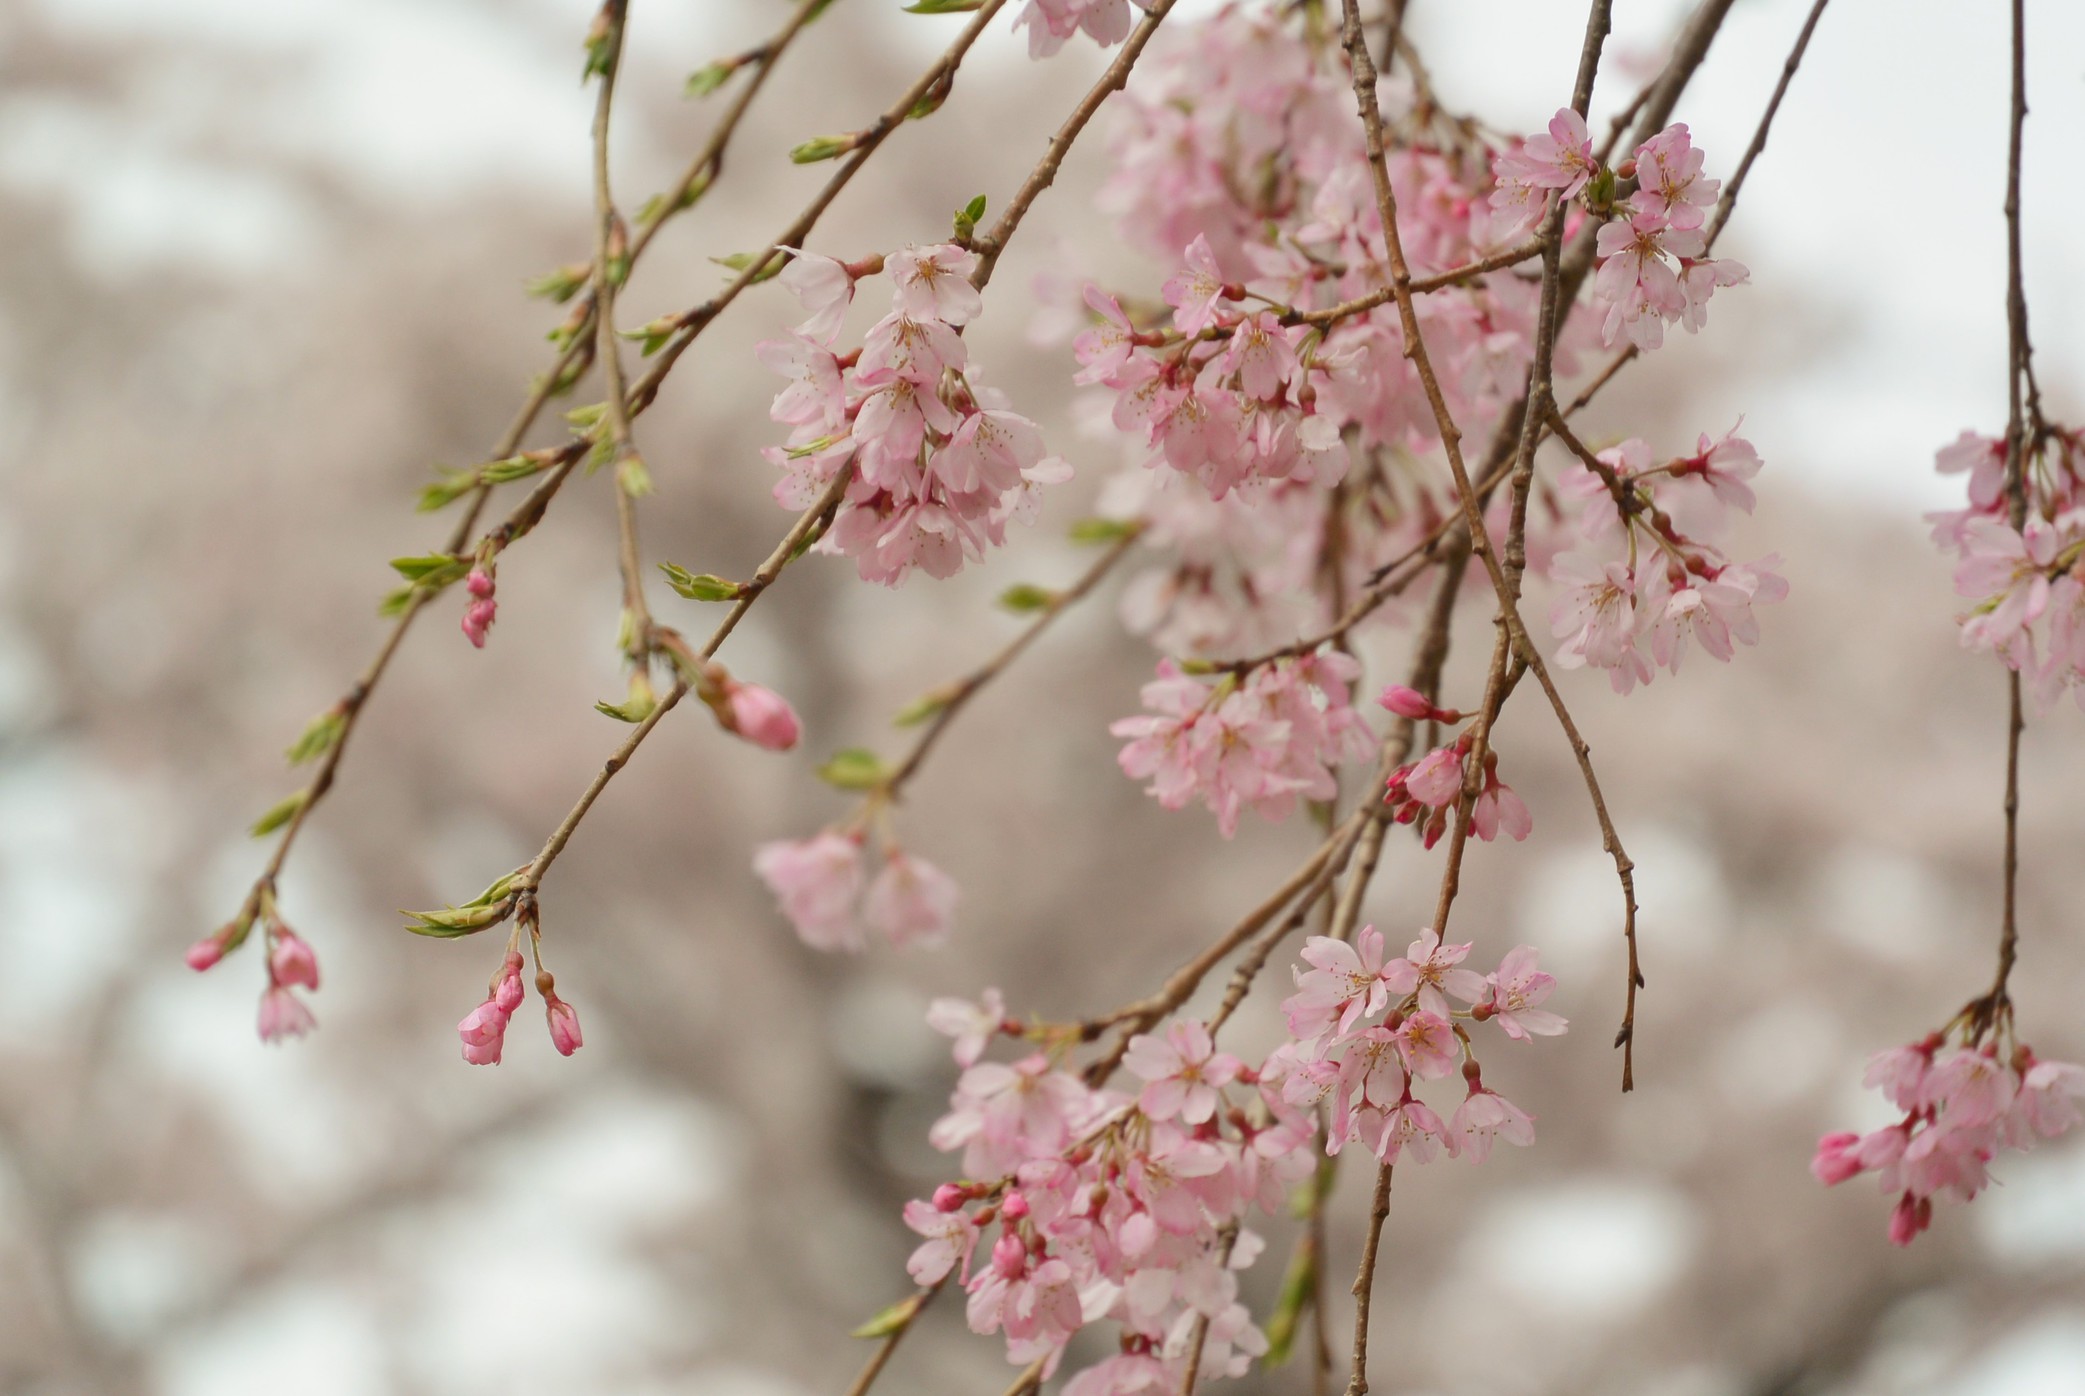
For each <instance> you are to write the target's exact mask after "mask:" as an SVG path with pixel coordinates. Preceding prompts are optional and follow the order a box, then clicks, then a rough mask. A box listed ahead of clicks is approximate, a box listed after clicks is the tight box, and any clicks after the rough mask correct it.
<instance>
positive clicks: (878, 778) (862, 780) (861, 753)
mask: <svg viewBox="0 0 2085 1396" xmlns="http://www.w3.org/2000/svg"><path fill="white" fill-rule="evenodd" d="M818 778H819V779H820V780H822V781H824V782H825V783H826V784H827V785H831V786H836V787H838V788H839V789H841V790H874V789H875V788H876V787H877V786H879V785H881V784H883V782H884V781H886V780H888V779H890V767H888V766H886V765H884V764H883V758H882V757H880V756H878V755H877V754H876V753H875V752H873V751H870V750H868V749H867V748H866V747H858V746H851V747H848V748H846V749H845V750H843V751H836V752H834V753H833V757H832V759H831V760H830V761H828V762H826V763H825V764H824V765H823V766H820V767H819V768H818Z"/></svg>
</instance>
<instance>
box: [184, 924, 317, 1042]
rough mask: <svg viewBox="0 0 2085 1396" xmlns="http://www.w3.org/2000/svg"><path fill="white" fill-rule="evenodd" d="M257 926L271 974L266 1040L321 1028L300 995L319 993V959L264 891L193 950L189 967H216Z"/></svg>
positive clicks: (264, 1012) (264, 999)
mask: <svg viewBox="0 0 2085 1396" xmlns="http://www.w3.org/2000/svg"><path fill="white" fill-rule="evenodd" d="M256 923H259V925H260V927H261V949H262V956H261V959H262V963H263V965H264V967H265V968H266V970H267V975H268V983H267V987H266V988H264V989H263V990H262V991H261V1009H260V1021H259V1027H260V1034H261V1041H263V1042H283V1041H286V1040H288V1039H290V1038H293V1037H302V1036H304V1035H305V1034H306V1033H308V1032H310V1031H311V1030H312V1029H313V1028H315V1027H317V1026H318V1020H317V1019H316V1018H314V1017H312V1014H311V1007H310V1005H308V1004H306V1003H305V1002H304V1000H303V999H300V998H298V997H297V995H296V992H295V991H296V990H298V989H309V990H310V991H311V992H313V993H317V992H318V988H319V957H318V955H317V953H316V952H314V951H313V950H312V948H311V944H310V942H308V941H306V940H305V939H304V938H303V937H302V936H300V935H298V934H297V933H296V932H295V931H293V930H291V929H290V928H289V926H288V924H287V923H285V922H284V921H283V919H282V917H281V916H280V915H279V914H278V913H277V911H276V909H275V897H274V895H273V894H272V893H270V892H267V891H265V890H264V891H263V892H262V893H261V895H260V898H259V902H258V905H257V906H254V907H252V908H250V909H249V910H247V911H244V912H242V913H241V914H240V915H239V916H238V917H237V918H235V919H233V920H231V921H228V922H226V923H225V924H224V925H223V926H221V927H219V928H218V929H217V930H216V931H215V932H214V933H213V934H210V935H207V936H204V937H203V938H202V939H201V940H199V941H197V942H196V943H195V944H194V945H191V946H189V947H188V955H187V960H188V967H189V968H190V969H192V970H195V971H197V972H198V973H201V972H202V971H203V970H207V969H209V968H211V967H212V966H213V965H215V964H216V963H217V962H218V961H220V960H222V959H223V958H224V957H225V955H226V954H227V953H228V952H230V951H233V950H236V949H238V948H239V947H240V946H241V945H243V944H244V943H245V942H246V938H247V937H248V936H249V935H251V934H252V933H253V928H254V925H255V924H256Z"/></svg>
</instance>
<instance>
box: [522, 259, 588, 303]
mask: <svg viewBox="0 0 2085 1396" xmlns="http://www.w3.org/2000/svg"><path fill="white" fill-rule="evenodd" d="M592 275H593V268H592V267H591V266H589V265H587V264H586V263H585V262H573V263H570V264H569V265H566V266H562V267H559V268H557V269H556V270H555V271H547V272H545V273H543V275H541V276H538V277H536V278H534V279H533V280H531V281H529V282H528V283H527V285H528V293H529V294H530V295H532V296H537V297H540V298H541V299H543V300H547V301H555V302H556V303H557V304H559V305H563V304H564V303H565V302H566V301H568V300H570V299H572V297H574V296H576V295H578V294H579V292H580V289H581V288H582V287H584V286H585V285H586V283H587V278H588V277H590V276H592Z"/></svg>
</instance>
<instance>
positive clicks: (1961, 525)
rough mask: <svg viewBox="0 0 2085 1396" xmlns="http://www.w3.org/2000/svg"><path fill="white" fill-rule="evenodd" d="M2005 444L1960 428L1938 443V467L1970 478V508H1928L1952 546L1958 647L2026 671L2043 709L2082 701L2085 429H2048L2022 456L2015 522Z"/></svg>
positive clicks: (1936, 535)
mask: <svg viewBox="0 0 2085 1396" xmlns="http://www.w3.org/2000/svg"><path fill="white" fill-rule="evenodd" d="M2005 457H2006V449H2005V442H2004V441H2003V440H2002V439H2000V438H1998V437H1992V436H1981V435H1978V434H1977V433H1975V432H1970V431H1965V432H1963V433H1962V434H1961V436H1959V437H1958V438H1956V439H1955V440H1954V441H1953V442H1952V443H1950V444H1949V445H1947V446H1945V447H1943V448H1942V449H1941V450H1940V452H1939V454H1938V456H1937V457H1936V464H1937V466H1938V467H1939V469H1940V471H1941V473H1943V474H1964V475H1967V476H1968V480H1967V487H1968V494H1969V506H1968V507H1967V508H1966V509H1960V510H1951V511H1947V512H1943V513H1937V514H1934V515H1931V516H1930V517H1931V519H1932V522H1933V539H1934V541H1935V542H1936V543H1937V544H1939V545H1940V546H1941V547H1943V548H1945V549H1948V550H1949V551H1952V552H1953V553H1954V554H1955V555H1956V557H1957V562H1956V566H1955V594H1956V595H1958V596H1960V597H1962V598H1963V599H1965V600H1967V601H1969V602H1970V603H1972V604H1971V606H1970V610H1969V612H1968V614H1966V615H1964V616H1963V617H1962V618H1961V624H1962V644H1963V646H1964V647H1965V648H1968V649H1973V650H1984V651H1989V652H1990V653H1993V654H1996V655H1997V656H1998V657H1999V658H2000V659H2001V660H2003V661H2004V663H2005V664H2006V667H2008V668H2010V669H2015V670H2018V671H2019V672H2020V673H2021V675H2022V676H2024V677H2025V678H2027V679H2028V680H2029V681H2030V683H2031V687H2032V691H2033V693H2034V695H2035V697H2036V700H2037V701H2038V702H2039V703H2040V705H2041V706H2042V708H2043V709H2044V710H2046V709H2047V708H2048V707H2050V706H2051V705H2052V704H2054V703H2055V702H2056V700H2057V699H2059V698H2060V697H2062V695H2063V694H2064V693H2065V692H2066V691H2068V692H2070V693H2072V694H2073V695H2074V696H2075V697H2076V698H2077V701H2078V703H2079V705H2080V706H2085V581H2081V580H2080V578H2079V576H2078V560H2079V558H2080V557H2085V431H2079V430H2066V429H2062V428H2054V427H2052V428H2049V429H2048V430H2047V432H2046V434H2045V435H2041V436H2040V438H2039V439H2038V440H2033V441H2031V442H2030V443H2029V445H2028V447H2027V450H2026V458H2025V460H2024V461H2023V463H2022V471H2021V488H2022V496H2023V499H2024V501H2025V503H2026V509H2025V511H2024V514H2023V518H2022V520H2021V522H2020V524H2019V526H2018V527H2015V526H2014V524H2013V521H2012V515H2011V501H2010V498H2009V495H2008V492H2007V489H2006V459H2005Z"/></svg>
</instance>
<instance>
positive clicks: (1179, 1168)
mask: <svg viewBox="0 0 2085 1396" xmlns="http://www.w3.org/2000/svg"><path fill="white" fill-rule="evenodd" d="M929 1021H930V1022H931V1023H933V1024H934V1025H935V1026H936V1027H938V1028H940V1029H941V1030H942V1031H945V1032H948V1033H950V1035H951V1036H953V1037H955V1039H956V1059H957V1061H958V1063H959V1064H961V1065H963V1066H964V1071H963V1073H962V1076H961V1077H960V1079H959V1080H958V1082H957V1085H956V1090H955V1094H954V1095H953V1097H952V1098H951V1101H950V1109H949V1113H948V1114H947V1115H945V1116H944V1117H943V1118H942V1119H941V1120H940V1122H939V1123H937V1124H936V1125H935V1127H934V1130H933V1133H932V1135H931V1138H932V1140H933V1142H934V1144H935V1145H936V1146H937V1147H939V1148H941V1149H943V1150H947V1151H951V1152H953V1151H956V1150H961V1151H962V1168H963V1172H964V1174H965V1176H966V1179H967V1181H963V1182H956V1183H948V1184H944V1185H943V1186H942V1187H940V1188H939V1189H937V1190H936V1191H935V1193H934V1195H933V1197H932V1198H930V1199H921V1200H916V1201H913V1202H910V1203H908V1204H907V1205H906V1207H905V1210H904V1218H905V1222H906V1224H907V1225H908V1226H909V1227H911V1228H912V1229H913V1230H914V1231H916V1232H918V1233H919V1234H920V1235H921V1236H922V1237H923V1238H924V1240H923V1241H922V1243H921V1245H920V1246H919V1248H918V1250H916V1251H915V1252H914V1253H913V1255H912V1258H911V1261H910V1262H909V1265H908V1269H909V1270H910V1272H911V1274H912V1277H913V1279H914V1280H916V1281H917V1282H918V1283H920V1284H922V1285H934V1284H939V1283H941V1282H943V1281H944V1280H945V1279H948V1278H949V1277H951V1276H953V1277H954V1279H955V1280H956V1282H958V1283H960V1284H961V1285H962V1286H963V1288H964V1289H965V1290H966V1291H967V1292H968V1295H969V1300H968V1305H967V1313H968V1317H969V1322H970V1326H971V1328H972V1329H973V1330H974V1331H976V1332H979V1333H986V1334H990V1333H1001V1334H1003V1335H1004V1337H1005V1340H1006V1348H1007V1358H1008V1360H1009V1361H1010V1362H1013V1363H1017V1364H1027V1363H1031V1362H1035V1361H1037V1360H1040V1361H1042V1362H1043V1363H1044V1370H1045V1373H1046V1374H1047V1373H1049V1372H1052V1371H1054V1370H1055V1369H1056V1367H1057V1365H1058V1363H1059V1361H1060V1359H1061V1358H1062V1356H1063V1353H1064V1349H1065V1346H1066V1344H1067V1343H1068V1342H1069V1341H1070V1339H1071V1338H1072V1336H1073V1335H1074V1334H1076V1333H1077V1332H1079V1331H1080V1330H1081V1329H1082V1328H1084V1327H1086V1326H1088V1325H1090V1324H1097V1323H1110V1324H1112V1325H1114V1328H1115V1330H1116V1334H1115V1336H1116V1341H1115V1343H1114V1344H1113V1345H1112V1350H1111V1351H1110V1352H1109V1355H1107V1356H1105V1357H1103V1358H1102V1359H1101V1360H1100V1361H1098V1362H1097V1363H1095V1364H1094V1365H1092V1366H1091V1367H1088V1368H1087V1369H1085V1370H1084V1371H1082V1372H1079V1373H1077V1374H1076V1375H1074V1376H1073V1377H1071V1378H1070V1380H1069V1382H1068V1383H1067V1384H1066V1386H1065V1388H1064V1390H1065V1392H1066V1393H1067V1396H1135V1393H1139V1392H1158V1391H1166V1392H1171V1391H1177V1390H1180V1389H1182V1385H1183V1382H1185V1381H1187V1380H1188V1372H1187V1368H1188V1365H1189V1362H1190V1360H1191V1355H1192V1354H1195V1353H1197V1352H1199V1356H1200V1363H1199V1366H1198V1367H1197V1368H1196V1370H1195V1373H1194V1377H1193V1379H1194V1380H1195V1381H1196V1382H1197V1383H1200V1382H1206V1381H1212V1380H1215V1379H1218V1378H1221V1377H1236V1376H1240V1375H1242V1374H1243V1373H1244V1372H1245V1370H1246V1368H1247V1367H1248V1366H1249V1365H1250V1363H1251V1360H1252V1358H1253V1357H1255V1356H1258V1355H1259V1354H1261V1353H1263V1352H1264V1351H1266V1344H1267V1340H1266V1337H1265V1335H1263V1334H1262V1333H1261V1332H1260V1330H1259V1329H1258V1328H1257V1327H1256V1326H1255V1325H1254V1323H1253V1321H1252V1317H1251V1315H1250V1314H1249V1313H1248V1311H1247V1310H1246V1307H1245V1305H1244V1304H1242V1303H1240V1302H1239V1299H1238V1278H1237V1272H1238V1271H1240V1270H1242V1269H1244V1268H1246V1267H1247V1266H1249V1265H1251V1264H1252V1263H1253V1261H1254V1259H1255V1258H1256V1257H1257V1256H1258V1255H1259V1253H1260V1251H1261V1250H1262V1248H1263V1246H1264V1242H1263V1241H1262V1240H1261V1238H1260V1237H1259V1236H1258V1235H1257V1234H1256V1233H1254V1232H1253V1231H1252V1230H1250V1229H1248V1228H1247V1227H1245V1226H1244V1225H1243V1222H1244V1220H1245V1219H1246V1217H1247V1216H1248V1215H1249V1213H1250V1212H1251V1211H1252V1209H1254V1208H1255V1207H1257V1208H1258V1209H1259V1210H1260V1211H1262V1212H1265V1213H1272V1212H1274V1211H1275V1210H1276V1209H1277V1208H1278V1207H1280V1206H1282V1205H1283V1203H1284V1202H1285V1200H1286V1199H1287V1197H1288V1194H1289V1193H1290V1191H1291V1189H1292V1188H1293V1187H1294V1186H1295V1185H1296V1184H1297V1183H1298V1182H1300V1181H1302V1179H1303V1178H1304V1177H1306V1176H1307V1175H1308V1174H1309V1172H1310V1171H1311V1168H1312V1167H1313V1163H1312V1158H1311V1152H1312V1151H1311V1150H1310V1149H1308V1148H1307V1147H1305V1146H1306V1145H1307V1144H1308V1143H1309V1141H1310V1140H1311V1138H1312V1137H1313V1136H1314V1134H1315V1122H1314V1121H1313V1120H1312V1118H1311V1117H1310V1116H1309V1114H1308V1113H1305V1112H1301V1111H1298V1110H1296V1109H1294V1108H1293V1107H1291V1106H1289V1105H1288V1104H1287V1103H1286V1102H1285V1101H1284V1100H1283V1099H1282V1097H1281V1095H1280V1093H1279V1091H1277V1090H1274V1089H1271V1088H1270V1087H1269V1086H1268V1085H1267V1084H1265V1083H1263V1081H1262V1079H1261V1076H1260V1074H1259V1073H1257V1072H1255V1071H1253V1070H1252V1069H1251V1068H1250V1067H1248V1066H1247V1065H1246V1064H1245V1063H1244V1062H1241V1061H1240V1060H1239V1059H1238V1058H1236V1057H1234V1056H1231V1055H1230V1054H1228V1053H1224V1052H1219V1051H1217V1050H1216V1048H1215V1044H1214V1042H1213V1041H1212V1039H1211V1036H1210V1033H1209V1030H1208V1029H1207V1028H1206V1027H1205V1026H1203V1025H1202V1024H1201V1023H1198V1022H1194V1021H1191V1020H1186V1021H1177V1022H1175V1023H1173V1024H1172V1025H1171V1026H1169V1027H1168V1028H1167V1029H1166V1031H1165V1032H1164V1033H1163V1034H1161V1035H1150V1034H1141V1035H1138V1036H1135V1037H1132V1038H1131V1039H1130V1041H1129V1043H1128V1050H1127V1053H1126V1055H1125V1057H1124V1064H1125V1065H1126V1066H1127V1067H1128V1068H1129V1069H1130V1071H1132V1072H1133V1073H1135V1074H1136V1075H1137V1076H1139V1077H1141V1078H1142V1079H1143V1086H1142V1087H1141V1089H1140V1090H1139V1091H1138V1092H1137V1094H1136V1095H1135V1096H1134V1097H1132V1096H1130V1095H1128V1094H1126V1093H1124V1092H1121V1091H1114V1090H1107V1089H1103V1088H1096V1087H1093V1086H1089V1085H1088V1084H1087V1083H1086V1082H1085V1081H1083V1080H1081V1079H1080V1078H1079V1077H1078V1076H1076V1075H1073V1074H1072V1073H1070V1072H1068V1071H1065V1070H1063V1069H1061V1068H1060V1067H1058V1066H1057V1065H1055V1064H1054V1063H1053V1060H1052V1057H1051V1056H1050V1055H1049V1054H1047V1053H1045V1052H1035V1053H1031V1054H1029V1055H1028V1056H1025V1057H1022V1058H1021V1059H1019V1060H1017V1061H1014V1062H1011V1063H1000V1062H986V1061H980V1060H978V1058H979V1056H980V1055H981V1054H982V1052H983V1049H984V1045H985V1044H986V1043H987V1042H989V1040H990V1039H991V1037H992V1036H993V1035H994V1034H995V1033H1005V1034H1009V1035H1019V1034H1020V1033H1021V1032H1022V1028H1021V1025H1020V1024H1018V1023H1014V1022H1010V1021H1007V1020H1005V1018H1004V1015H1003V1008H1002V1005H1001V1003H1000V1001H999V998H998V995H997V994H995V993H988V994H987V996H986V1001H985V1002H984V1003H983V1004H980V1005H969V1004H963V1003H960V1002H957V1001H953V1000H943V1001H939V1002H937V1003H936V1004H935V1005H934V1008H933V1010H932V1012H931V1014H930V1017H929ZM981 1247H982V1254H980V1253H979V1252H980V1248H981ZM1198 1335H1199V1343H1198V1342H1197V1337H1198Z"/></svg>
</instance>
